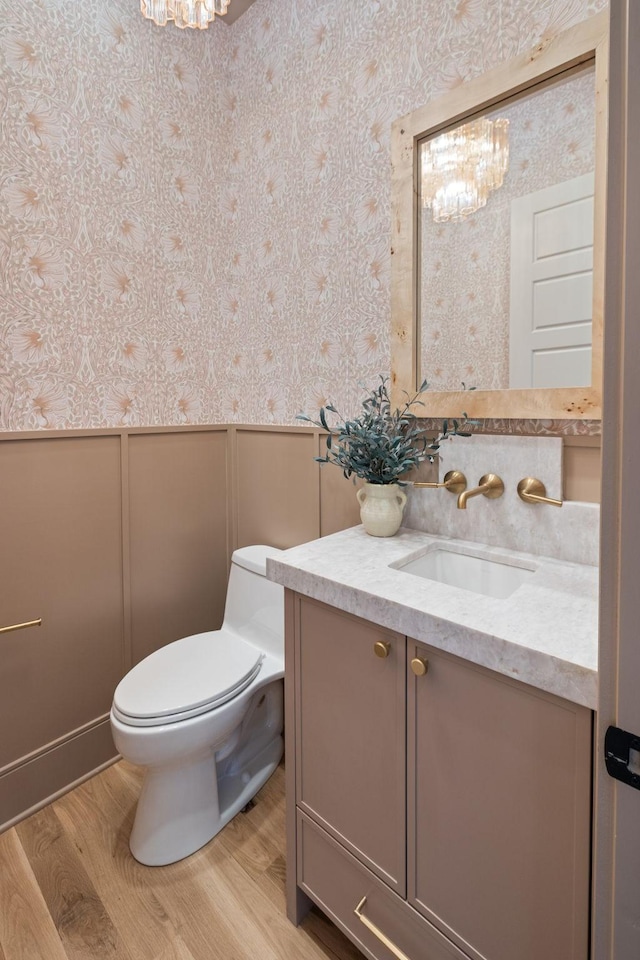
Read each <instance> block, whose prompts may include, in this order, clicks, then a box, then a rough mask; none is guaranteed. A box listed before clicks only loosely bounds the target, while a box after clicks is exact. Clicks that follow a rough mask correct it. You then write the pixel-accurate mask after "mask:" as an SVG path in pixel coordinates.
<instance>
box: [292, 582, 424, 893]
mask: <svg viewBox="0 0 640 960" xmlns="http://www.w3.org/2000/svg"><path fill="white" fill-rule="evenodd" d="M296 619H297V623H296V641H297V642H296V652H295V657H296V683H297V696H296V701H297V705H298V706H297V712H296V725H297V738H296V740H297V747H296V795H297V802H298V805H299V806H300V808H301V809H303V810H304V811H305V812H306V813H308V814H309V815H310V816H312V817H313V818H314V819H315V820H316V821H317V822H319V823H320V824H321V825H322V826H324V827H325V829H326V830H328V831H329V833H331V834H332V835H333V836H334V837H335V838H336V839H338V840H339V841H340V842H341V843H342V844H343V846H345V847H346V848H347V849H348V850H350V851H351V852H352V853H353V854H355V856H356V857H358V858H359V859H360V860H361V861H362V862H364V863H366V864H367V866H369V867H370V869H371V870H373V871H374V872H375V873H376V874H377V875H378V876H379V877H381V878H382V879H383V880H385V882H386V883H388V884H389V886H390V887H392V888H393V889H394V890H396V891H398V892H400V893H403V894H404V891H405V886H406V884H405V878H406V870H405V844H406V830H405V802H406V788H405V781H406V764H405V731H406V721H405V716H406V701H405V691H406V685H405V665H404V664H405V639H404V637H400V636H398V635H397V634H394V633H392V632H390V631H388V630H384V629H382V628H380V627H374V626H372V625H371V624H369V623H366V622H365V621H363V620H359V619H357V618H356V617H352V616H350V615H348V614H344V613H342V612H338V611H337V610H335V609H333V608H331V607H326V606H324V605H323V604H319V603H317V602H315V601H313V600H307V599H305V598H299V600H298V605H297V617H296ZM378 642H383V643H385V644H388V653H387V655H386V656H384V657H380V656H377V655H376V653H375V650H374V645H375V644H376V643H378Z"/></svg>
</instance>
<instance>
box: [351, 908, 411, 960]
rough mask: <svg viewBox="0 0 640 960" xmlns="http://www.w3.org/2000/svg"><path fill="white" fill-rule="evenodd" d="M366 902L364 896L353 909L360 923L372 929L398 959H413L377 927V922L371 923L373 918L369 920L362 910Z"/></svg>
mask: <svg viewBox="0 0 640 960" xmlns="http://www.w3.org/2000/svg"><path fill="white" fill-rule="evenodd" d="M366 902H367V898H366V897H363V898H362V900H361V901H360V903H359V904H358V906H357V907H356V908H355V910H354V911H353V912H354V913H355V915H356V917H357V918H358V920H359V921H360V923H364V925H365V927H366V928H367V930H371V933H372V934H373V935H374V937H377V939H378V940H379V941H380V943H383V944H384V945H385V947H386V948H387V950H390V951H391V953H392V954H393V955H394V957H397V958H398V960H411V958H410V957H408V956H407V955H406V953H403V952H402V950H401V949H400V948H399V947H396V945H395V943H392V942H391V940H389V937H388V936H387V935H386V934H385V933H383V932H382V930H380V929H379V927H376V925H375V923H371V920H369V918H368V917H365V915H364V914H363V912H362V908H363V907H364V905H365V903H366Z"/></svg>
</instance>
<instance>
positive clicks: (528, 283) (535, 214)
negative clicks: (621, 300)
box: [417, 61, 596, 391]
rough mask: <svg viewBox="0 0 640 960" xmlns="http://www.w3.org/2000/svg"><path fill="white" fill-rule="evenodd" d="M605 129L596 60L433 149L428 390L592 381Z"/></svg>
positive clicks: (425, 275)
mask: <svg viewBox="0 0 640 960" xmlns="http://www.w3.org/2000/svg"><path fill="white" fill-rule="evenodd" d="M496 121H497V122H496ZM595 126H596V114H595V69H594V64H593V61H591V62H590V63H588V64H587V65H586V66H581V67H579V68H576V69H573V70H570V71H568V72H567V73H565V74H562V75H561V76H560V77H556V78H554V79H553V80H552V81H550V82H547V83H544V84H539V85H538V86H536V87H535V88H532V89H529V90H528V91H526V93H525V94H524V95H520V96H518V97H514V98H512V99H511V100H508V101H504V102H502V103H500V104H499V105H498V107H493V108H492V109H491V110H490V111H488V112H487V113H483V114H481V115H479V116H476V117H472V118H469V117H466V118H465V119H464V121H462V122H461V123H460V124H458V126H456V127H454V128H449V129H448V130H446V131H444V133H443V132H438V133H437V134H435V135H433V136H431V137H429V138H427V139H425V140H423V141H421V143H420V145H419V156H420V163H419V171H418V182H419V187H420V194H421V197H420V199H421V202H420V204H419V213H418V234H417V238H418V257H417V266H418V272H417V285H418V291H417V292H418V333H419V365H420V371H419V374H420V375H419V378H418V382H420V380H422V379H427V380H428V382H429V386H430V390H433V391H449V390H460V389H462V385H463V384H464V385H466V387H467V388H468V387H474V388H476V389H478V390H505V389H513V388H546V387H551V388H556V387H588V386H590V385H591V321H592V306H593V282H592V281H593V234H594V231H593V212H594V199H593V198H594V166H595V158H594V154H595Z"/></svg>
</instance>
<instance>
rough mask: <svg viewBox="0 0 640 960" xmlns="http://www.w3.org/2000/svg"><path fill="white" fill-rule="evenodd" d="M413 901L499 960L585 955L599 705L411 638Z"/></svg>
mask: <svg viewBox="0 0 640 960" xmlns="http://www.w3.org/2000/svg"><path fill="white" fill-rule="evenodd" d="M415 656H418V657H422V658H425V657H426V658H427V659H428V663H429V668H428V672H427V673H426V675H424V676H420V677H414V676H413V674H412V672H411V671H410V670H409V671H408V676H409V678H410V683H409V704H408V707H409V710H408V746H409V760H408V765H409V771H408V772H409V805H408V809H409V850H410V854H409V864H408V896H409V901H410V902H411V903H412V904H413V905H414V906H415V907H416V908H417V909H418V910H420V911H421V912H422V913H423V914H424V915H425V916H426V917H428V918H429V919H430V920H432V921H433V923H434V924H436V925H437V926H438V927H440V929H441V930H443V931H444V932H445V933H447V934H448V935H449V936H450V937H451V938H452V939H453V940H454V941H455V942H456V943H458V944H459V945H460V946H462V947H463V949H464V950H465V952H466V953H468V954H469V955H470V956H471V957H474V958H477V957H486V958H490V960H515V958H517V960H550V958H556V957H557V958H562V960H586V958H587V956H588V933H589V856H590V854H589V837H590V804H591V796H590V790H591V787H590V764H591V713H590V712H589V711H588V710H586V709H584V708H583V707H579V706H576V705H574V704H571V703H568V702H566V701H563V700H560V699H557V698H555V697H552V696H550V695H547V694H545V693H542V692H540V691H538V690H535V689H533V688H532V687H529V686H527V685H525V684H522V683H518V682H516V681H512V680H510V679H508V678H506V677H504V678H503V677H501V676H499V675H498V674H495V673H492V672H490V671H488V670H485V669H483V668H481V667H476V666H474V665H473V664H470V663H468V662H467V661H462V660H459V659H457V658H455V657H451V656H449V655H447V654H443V653H441V652H438V651H434V650H430V649H428V648H426V647H423V646H421V645H419V644H416V643H414V642H413V641H409V643H408V659H409V661H410V660H411V658H412V657H415Z"/></svg>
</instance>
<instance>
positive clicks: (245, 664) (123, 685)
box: [113, 630, 264, 726]
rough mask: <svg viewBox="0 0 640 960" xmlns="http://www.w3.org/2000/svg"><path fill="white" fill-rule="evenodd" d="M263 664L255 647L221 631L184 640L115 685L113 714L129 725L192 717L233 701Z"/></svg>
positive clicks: (178, 641) (156, 654) (143, 662)
mask: <svg viewBox="0 0 640 960" xmlns="http://www.w3.org/2000/svg"><path fill="white" fill-rule="evenodd" d="M263 660H264V654H263V653H262V652H261V651H260V650H258V649H257V647H253V646H251V644H249V643H247V642H246V641H245V640H243V639H242V637H239V636H238V635H237V634H234V633H231V632H229V631H226V630H215V631H210V632H208V633H198V634H195V635H194V636H192V637H184V638H183V639H182V640H176V641H175V642H174V643H169V644H167V646H166V647H161V648H160V649H159V650H156V651H155V653H152V654H150V656H148V657H146V658H145V659H144V660H142V661H141V662H140V663H138V664H137V665H136V666H135V667H134V668H133V670H131V671H130V672H129V673H128V674H127V675H126V677H124V678H123V679H122V680H121V681H120V683H119V684H118V686H117V687H116V692H115V694H114V697H113V708H114V713H115V714H116V716H120V717H121V719H122V720H123V721H124V722H125V723H130V724H133V725H134V726H154V725H158V724H162V723H175V722H177V721H178V720H184V719H187V718H188V717H195V716H197V715H198V714H200V713H205V712H206V711H208V710H212V709H214V707H217V706H220V705H221V704H223V703H226V702H227V700H231V699H232V698H233V697H236V696H237V695H238V694H239V693H240V692H241V691H242V690H244V689H245V687H247V686H248V685H249V684H250V683H251V681H252V680H253V679H254V677H256V676H257V674H258V672H259V670H260V667H261V666H262V661H263Z"/></svg>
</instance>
